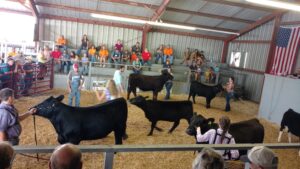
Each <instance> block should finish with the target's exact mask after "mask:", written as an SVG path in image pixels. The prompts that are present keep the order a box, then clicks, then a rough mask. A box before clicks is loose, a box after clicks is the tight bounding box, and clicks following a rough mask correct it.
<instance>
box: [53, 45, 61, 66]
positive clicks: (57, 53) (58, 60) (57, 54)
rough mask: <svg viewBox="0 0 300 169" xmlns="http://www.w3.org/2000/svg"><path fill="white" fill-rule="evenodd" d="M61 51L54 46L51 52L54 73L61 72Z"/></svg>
mask: <svg viewBox="0 0 300 169" xmlns="http://www.w3.org/2000/svg"><path fill="white" fill-rule="evenodd" d="M61 55H62V54H61V51H60V50H59V48H58V47H57V46H56V47H55V50H54V51H52V52H51V57H52V58H53V59H54V71H55V72H60V71H61V70H60V69H61Z"/></svg>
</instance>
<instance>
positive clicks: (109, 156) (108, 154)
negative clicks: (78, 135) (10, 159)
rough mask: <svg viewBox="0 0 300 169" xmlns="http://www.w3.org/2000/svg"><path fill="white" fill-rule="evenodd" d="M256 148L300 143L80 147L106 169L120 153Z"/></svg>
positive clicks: (47, 149)
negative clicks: (96, 155)
mask: <svg viewBox="0 0 300 169" xmlns="http://www.w3.org/2000/svg"><path fill="white" fill-rule="evenodd" d="M254 146H266V147H269V148H271V149H300V143H273V144H271V143H269V144H182V145H169V144H160V145H78V146H77V147H78V148H79V149H80V150H81V152H82V153H95V152H97V153H99V152H101V153H104V164H103V168H104V169H112V168H113V160H114V154H115V153H120V152H161V151H198V150H201V149H202V148H214V149H216V150H230V149H236V150H245V149H247V150H248V149H251V148H252V147H254ZM55 147H56V146H14V150H15V152H16V153H29V154H35V153H52V152H53V150H54V149H55Z"/></svg>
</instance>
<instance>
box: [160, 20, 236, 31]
mask: <svg viewBox="0 0 300 169" xmlns="http://www.w3.org/2000/svg"><path fill="white" fill-rule="evenodd" d="M163 21H164V22H166V23H173V24H178V25H185V26H192V27H200V28H206V29H214V30H217V31H227V32H234V33H238V30H235V29H226V28H218V27H213V26H206V25H199V24H191V23H182V22H176V21H170V20H163Z"/></svg>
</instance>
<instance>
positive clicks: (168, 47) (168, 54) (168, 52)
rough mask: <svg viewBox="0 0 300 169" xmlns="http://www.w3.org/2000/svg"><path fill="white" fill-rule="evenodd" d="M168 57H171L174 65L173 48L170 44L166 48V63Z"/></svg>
mask: <svg viewBox="0 0 300 169" xmlns="http://www.w3.org/2000/svg"><path fill="white" fill-rule="evenodd" d="M167 59H169V60H170V64H171V65H173V59H174V58H173V49H172V48H171V47H170V45H168V46H167V47H166V48H165V49H164V61H163V62H164V64H165V63H166V60H167Z"/></svg>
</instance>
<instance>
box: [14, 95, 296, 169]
mask: <svg viewBox="0 0 300 169" xmlns="http://www.w3.org/2000/svg"><path fill="white" fill-rule="evenodd" d="M59 94H65V99H64V102H65V103H66V102H67V92H66V91H63V90H54V91H51V92H48V93H46V94H43V95H41V96H35V97H23V98H20V99H18V100H16V103H15V105H16V107H17V109H18V110H19V112H25V111H26V110H27V108H28V107H30V106H33V105H35V104H37V103H39V102H41V101H42V100H44V99H46V98H47V97H49V96H51V95H53V96H58V95H59ZM143 95H150V96H151V97H152V94H149V93H143ZM162 98H163V94H160V95H159V99H162ZM185 99H187V96H186V95H172V100H185ZM204 103H205V100H204V99H203V98H199V97H198V98H197V100H196V104H194V111H196V112H197V113H201V114H202V115H204V116H205V117H214V118H216V120H218V118H219V117H220V116H222V115H224V114H226V115H228V116H229V117H230V119H231V121H232V122H238V121H242V120H247V119H250V118H253V117H255V116H256V115H257V112H258V106H259V105H258V104H256V103H253V102H249V101H235V102H232V111H231V112H229V113H227V112H224V111H223V109H224V105H225V99H224V98H221V97H217V98H215V99H214V100H213V101H212V103H211V105H212V108H211V109H206V108H205V107H204ZM94 104H97V100H96V97H95V95H94V93H92V92H82V96H81V105H82V106H91V105H94ZM128 108H129V115H128V120H127V133H128V135H129V138H128V139H127V140H125V141H124V142H123V144H126V145H149V144H194V143H195V140H194V138H193V137H191V136H188V135H187V134H186V133H185V129H186V128H187V126H188V124H187V122H186V121H185V120H182V121H181V123H180V125H179V126H178V127H177V128H176V130H174V132H173V133H172V134H168V133H167V131H168V129H169V128H171V126H172V123H169V122H158V126H159V127H161V128H162V129H164V131H163V132H158V131H156V130H154V134H153V136H147V134H148V132H149V129H150V122H149V121H148V120H147V119H146V118H145V116H144V113H143V112H142V110H141V109H139V108H137V107H136V106H134V105H130V104H129V105H128ZM260 121H261V123H262V124H263V125H264V127H265V133H266V134H265V139H264V143H276V142H277V136H278V129H279V126H277V125H275V124H271V123H269V122H267V121H265V120H263V119H260ZM21 125H22V128H23V132H22V135H21V142H20V145H35V142H34V128H33V118H32V117H29V118H27V119H26V120H24V121H22V122H21ZM36 125H37V137H38V138H37V139H38V145H58V142H57V135H56V133H55V130H54V128H53V127H52V125H51V123H50V122H49V121H48V120H46V119H43V118H40V117H37V123H36ZM282 141H283V142H287V134H286V133H285V134H284V135H283V140H282ZM292 141H293V142H299V140H298V139H297V138H296V137H293V139H292ZM81 144H84V145H87V144H89V145H112V144H114V136H113V134H112V133H111V134H110V135H109V136H108V137H106V138H104V139H101V140H95V141H84V142H81ZM275 152H276V154H277V155H278V157H279V164H280V165H279V166H280V167H279V168H280V169H300V157H299V156H298V150H275ZM40 156H41V157H43V158H46V159H49V157H50V154H40ZM194 158H195V155H194V153H193V152H149V153H118V154H116V155H115V158H114V168H115V169H150V168H151V169H189V168H191V164H192V161H193V160H194ZM83 162H84V167H83V168H85V169H96V168H97V169H99V168H102V167H103V164H102V163H103V154H100V153H93V154H83ZM241 165H242V164H241V163H239V162H236V163H235V164H234V165H232V167H230V168H233V169H236V168H240V167H241ZM13 168H14V169H43V168H48V161H43V160H40V161H37V160H36V159H32V158H28V157H24V156H21V155H19V154H18V155H17V156H16V159H15V161H14V163H13Z"/></svg>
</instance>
